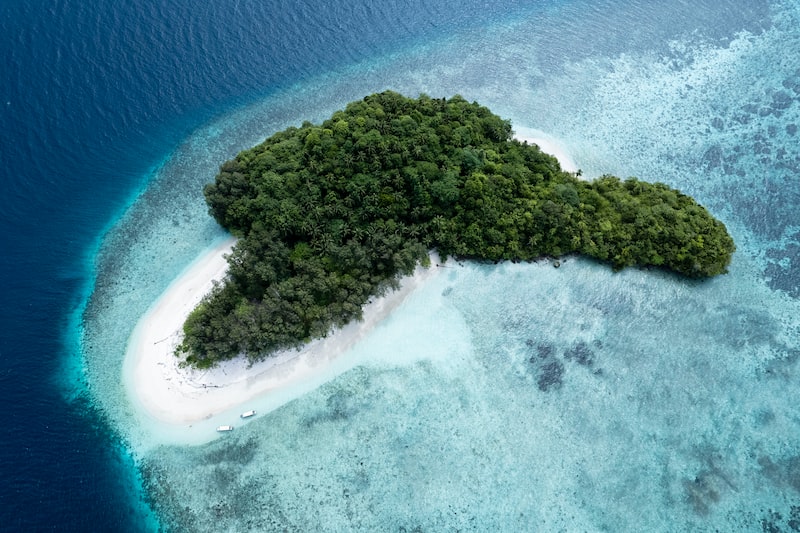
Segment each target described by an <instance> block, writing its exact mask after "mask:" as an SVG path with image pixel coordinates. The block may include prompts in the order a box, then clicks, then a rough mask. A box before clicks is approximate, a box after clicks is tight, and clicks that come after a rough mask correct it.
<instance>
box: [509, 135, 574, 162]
mask: <svg viewBox="0 0 800 533" xmlns="http://www.w3.org/2000/svg"><path fill="white" fill-rule="evenodd" d="M514 138H515V139H516V140H518V141H520V142H524V141H527V142H528V144H536V145H538V146H539V149H540V150H541V151H542V152H544V153H546V154H550V155H552V156H554V157H555V158H556V159H558V162H559V164H561V169H562V170H564V171H566V172H577V171H578V170H579V168H578V165H577V164H576V163H575V160H574V159H573V158H572V155H571V154H570V153H569V151H568V150H567V147H566V146H564V144H563V143H562V142H561V140H560V139H558V138H556V137H553V136H552V135H550V134H548V133H547V132H544V131H542V130H537V129H534V128H526V127H524V126H520V127H515V128H514Z"/></svg>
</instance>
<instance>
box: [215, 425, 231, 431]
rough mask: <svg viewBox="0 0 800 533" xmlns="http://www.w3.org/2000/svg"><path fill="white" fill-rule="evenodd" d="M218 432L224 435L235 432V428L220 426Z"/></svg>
mask: <svg viewBox="0 0 800 533" xmlns="http://www.w3.org/2000/svg"><path fill="white" fill-rule="evenodd" d="M217 431H219V432H220V433H223V432H225V431H233V426H218V427H217Z"/></svg>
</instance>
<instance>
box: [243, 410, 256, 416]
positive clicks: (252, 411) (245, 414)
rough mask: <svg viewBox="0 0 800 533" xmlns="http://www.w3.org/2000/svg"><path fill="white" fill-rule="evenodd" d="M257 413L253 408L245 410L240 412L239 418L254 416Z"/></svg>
mask: <svg viewBox="0 0 800 533" xmlns="http://www.w3.org/2000/svg"><path fill="white" fill-rule="evenodd" d="M255 414H256V412H255V410H254V409H251V410H249V411H245V412H244V413H242V414H240V415H239V418H250V417H251V416H253V415H255Z"/></svg>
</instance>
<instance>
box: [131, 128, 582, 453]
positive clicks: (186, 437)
mask: <svg viewBox="0 0 800 533" xmlns="http://www.w3.org/2000/svg"><path fill="white" fill-rule="evenodd" d="M520 130H521V131H519V132H518V136H517V138H518V139H520V140H527V141H528V142H529V143H535V144H537V145H539V147H540V148H541V149H542V150H543V151H545V152H548V153H551V154H553V155H555V156H556V157H557V158H558V159H559V161H560V163H561V165H562V168H564V169H565V170H567V171H570V172H574V171H576V170H577V166H576V165H575V163H574V162H573V161H572V160H571V158H570V157H569V155H568V153H567V152H566V150H565V149H564V147H563V146H562V145H561V144H560V143H559V142H558V140H557V139H554V138H552V137H549V136H547V135H546V134H545V133H543V132H540V131H538V130H531V129H528V128H520ZM234 242H235V241H234V239H229V240H227V241H224V242H222V243H221V244H219V245H218V246H215V247H213V248H209V249H207V250H205V251H204V252H203V253H202V254H201V255H200V256H199V257H198V258H197V259H196V260H195V261H194V262H193V263H192V264H191V265H190V266H189V267H187V269H186V270H185V271H184V272H183V273H182V274H181V275H180V276H179V277H178V278H177V279H176V280H175V281H174V282H173V283H172V284H171V285H170V286H169V287H168V289H167V290H166V291H165V292H164V293H163V294H162V295H161V297H160V298H159V299H158V301H156V302H155V303H154V304H153V306H152V307H151V308H150V309H149V310H148V312H147V313H146V314H145V315H144V316H143V317H142V318H141V319H140V320H139V322H138V323H137V325H136V327H135V329H134V331H133V333H132V335H131V337H130V339H129V341H128V346H127V351H126V356H125V362H124V365H123V383H124V384H125V387H126V390H127V395H128V398H129V399H130V401H131V404H132V406H133V408H134V414H135V415H136V417H137V418H138V420H139V424H140V428H139V429H140V431H142V432H143V433H144V434H146V435H147V440H148V441H149V442H151V443H152V442H155V443H184V444H186V443H201V442H206V441H208V440H211V439H213V438H215V437H216V436H217V433H216V432H215V428H216V427H217V426H219V425H236V424H239V423H240V422H243V421H241V420H240V419H239V414H240V413H242V412H244V411H248V410H250V409H256V410H257V411H258V413H259V414H263V413H265V412H268V411H270V410H272V409H275V408H277V407H280V406H281V405H283V404H285V403H286V402H288V401H290V400H292V399H294V398H296V397H298V396H300V395H302V394H304V393H305V392H307V391H309V390H312V389H314V388H315V387H318V386H319V385H321V384H323V383H325V382H326V381H328V380H330V379H332V378H333V377H335V376H336V375H339V374H341V373H342V372H345V371H347V370H348V369H350V368H353V367H354V366H356V365H357V364H359V361H357V360H355V359H354V356H353V355H352V354H351V353H349V352H352V350H350V348H351V347H352V346H353V345H354V344H355V343H356V342H358V341H359V340H360V339H361V338H363V337H364V336H365V335H366V334H367V333H368V332H369V331H370V330H371V329H373V328H374V327H375V326H376V325H377V324H379V323H380V322H381V320H383V319H384V318H385V317H386V316H388V315H389V314H390V313H391V312H392V310H394V309H395V308H397V307H398V306H399V305H400V304H401V303H402V302H403V301H404V299H405V298H406V297H407V296H408V295H409V294H410V293H411V292H412V291H413V290H414V289H415V288H417V287H419V286H420V285H421V284H423V283H424V282H425V281H426V280H427V279H429V278H430V277H431V276H434V275H436V273H437V271H439V269H438V268H437V267H436V264H437V263H438V260H439V259H438V257H436V256H435V255H434V256H432V258H431V265H432V266H431V267H430V268H427V269H424V268H421V267H418V268H417V270H416V272H415V274H414V275H413V276H409V277H406V278H404V279H403V280H402V282H401V286H400V288H399V289H398V290H396V291H393V292H391V293H389V294H387V295H386V296H384V297H382V298H377V299H375V300H374V301H373V302H371V303H369V304H368V305H367V306H365V308H364V313H363V315H364V318H363V320H362V321H361V322H358V323H351V324H349V325H348V326H346V327H344V328H342V329H340V330H337V331H335V332H334V333H333V334H331V335H329V336H328V337H326V338H324V339H320V340H317V341H314V342H311V343H309V344H308V345H306V346H305V347H304V348H303V349H302V350H299V351H296V350H291V351H286V352H283V353H280V354H277V355H276V356H274V357H270V358H269V359H268V360H266V361H264V362H261V363H258V364H255V365H253V366H248V364H247V362H246V361H243V360H237V361H228V362H225V363H223V364H220V365H219V366H218V367H216V368H214V369H211V370H203V371H198V370H193V369H190V368H181V367H180V366H179V362H180V361H179V359H178V358H177V357H175V355H174V351H175V347H176V346H177V345H178V344H179V343H180V342H181V338H182V334H183V333H182V326H183V323H184V321H185V320H186V317H187V316H188V315H189V313H190V312H191V311H192V309H194V308H195V307H196V306H197V304H198V303H199V302H200V300H201V299H202V298H203V296H204V295H205V294H207V293H208V292H209V291H210V290H211V288H212V286H213V282H214V281H215V280H221V279H223V278H224V276H225V273H226V271H227V262H226V260H225V255H226V254H227V253H229V252H230V250H231V248H232V246H233V244H234Z"/></svg>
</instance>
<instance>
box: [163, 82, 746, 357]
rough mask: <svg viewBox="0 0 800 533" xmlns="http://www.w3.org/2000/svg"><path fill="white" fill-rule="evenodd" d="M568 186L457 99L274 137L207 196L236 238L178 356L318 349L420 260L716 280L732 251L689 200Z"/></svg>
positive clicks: (552, 167) (401, 102) (349, 112)
mask: <svg viewBox="0 0 800 533" xmlns="http://www.w3.org/2000/svg"><path fill="white" fill-rule="evenodd" d="M580 177H581V173H580V171H575V172H568V171H566V170H564V169H562V167H561V166H560V164H559V162H558V160H557V159H556V158H555V157H553V156H551V155H548V154H546V153H544V152H542V151H541V150H540V148H539V147H538V146H537V145H535V144H528V143H527V142H525V141H519V140H517V139H515V138H514V136H513V130H512V126H511V123H510V122H509V121H507V120H504V119H502V118H500V117H498V116H496V115H494V114H493V113H492V112H491V111H489V109H487V108H486V107H483V106H481V105H479V104H477V103H474V102H473V103H470V102H468V101H467V100H465V99H464V98H462V97H460V96H454V97H452V98H449V99H445V98H431V97H428V96H425V95H422V96H420V97H419V98H416V99H413V98H407V97H405V96H402V95H400V94H397V93H395V92H391V91H386V92H383V93H380V94H373V95H370V96H367V97H365V98H364V99H363V100H360V101H357V102H353V103H351V104H349V105H348V106H347V107H346V108H345V109H344V110H341V111H337V112H335V113H334V114H333V115H332V116H331V117H330V118H329V119H328V120H325V121H324V122H323V123H322V124H319V125H315V124H312V123H309V122H306V123H304V124H302V126H300V127H291V128H288V129H286V130H284V131H281V132H278V133H276V134H274V135H273V136H271V137H270V138H268V139H267V140H265V141H264V142H263V143H261V144H260V145H258V146H256V147H254V148H252V149H249V150H245V151H243V152H241V153H239V154H238V155H237V156H236V157H235V158H234V159H233V160H231V161H228V162H226V163H224V164H223V165H222V166H221V169H220V172H219V174H218V175H217V177H216V180H215V182H214V183H212V184H209V185H208V186H207V187H206V188H205V191H204V193H205V197H206V200H207V203H208V205H209V211H210V213H211V215H212V216H213V217H214V218H215V219H216V220H217V221H218V222H219V223H220V224H221V225H222V226H223V227H224V228H226V229H227V230H228V231H229V232H230V233H231V234H232V235H233V236H234V237H236V238H237V241H236V243H235V245H234V246H233V248H232V251H231V253H230V255H229V256H228V270H227V274H226V276H225V277H224V278H223V279H222V280H221V281H220V282H219V283H216V284H215V285H214V286H213V289H212V290H211V291H210V292H209V293H208V294H207V295H206V296H205V297H204V298H203V299H202V301H201V302H200V304H199V305H198V306H197V307H196V308H195V309H194V310H193V311H192V312H191V313H190V314H189V316H188V318H187V319H186V322H185V323H184V326H183V333H184V336H183V340H182V342H181V343H180V344H179V345H178V346H177V348H176V350H175V353H176V355H178V356H179V357H180V358H182V360H183V364H185V365H187V366H190V367H193V368H200V369H202V368H210V367H213V366H215V365H216V364H218V363H219V362H221V361H228V360H232V359H236V358H244V359H245V360H247V361H249V362H250V363H254V362H258V361H262V360H264V359H265V358H268V357H269V356H270V355H271V354H274V353H276V352H280V351H285V350H287V349H293V348H297V347H300V346H302V345H304V344H305V343H307V342H309V341H311V340H313V339H320V338H324V337H325V336H326V335H328V334H329V333H330V332H332V331H333V330H334V329H337V328H342V327H344V326H345V325H347V324H349V323H351V322H353V321H358V320H360V319H361V318H362V316H363V315H362V310H363V307H364V306H365V305H366V304H367V303H368V302H370V301H371V300H373V299H375V298H377V297H380V296H382V295H385V294H386V293H387V292H389V291H391V290H392V289H394V288H396V287H397V285H398V283H399V280H400V279H401V278H402V277H404V276H407V275H409V274H411V273H412V272H414V270H415V268H417V267H418V266H419V265H422V266H427V265H429V263H430V259H429V257H430V256H429V254H430V252H431V251H436V252H437V253H438V254H440V256H441V257H442V258H443V259H446V258H447V257H456V258H459V259H470V260H481V261H495V262H497V261H531V260H536V259H539V258H543V257H554V258H558V257H561V256H563V255H565V254H580V255H583V256H587V257H590V258H593V259H595V260H597V261H601V262H604V263H608V264H609V265H610V266H611V267H612V268H614V269H616V270H619V269H622V268H625V267H630V266H647V267H657V268H661V269H666V270H670V271H673V272H675V273H677V274H678V275H681V276H687V277H691V278H705V277H711V276H715V275H718V274H722V273H724V272H726V269H727V267H728V265H729V263H730V260H731V256H732V254H733V252H734V250H735V245H734V242H733V239H732V238H731V237H730V235H729V234H728V232H727V229H726V227H725V225H724V224H723V223H722V222H720V221H719V220H716V219H715V218H714V217H713V216H711V214H710V213H709V212H708V211H707V210H706V209H705V208H703V207H702V206H701V205H699V204H698V203H697V202H696V201H695V200H693V199H692V198H691V197H689V196H687V195H685V194H683V193H681V192H680V191H677V190H675V189H672V188H670V187H668V186H667V185H664V184H662V183H647V182H644V181H640V180H638V179H635V178H628V179H625V180H621V179H619V178H617V177H614V176H610V175H604V176H601V177H599V178H597V179H594V180H591V181H588V180H583V179H580Z"/></svg>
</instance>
